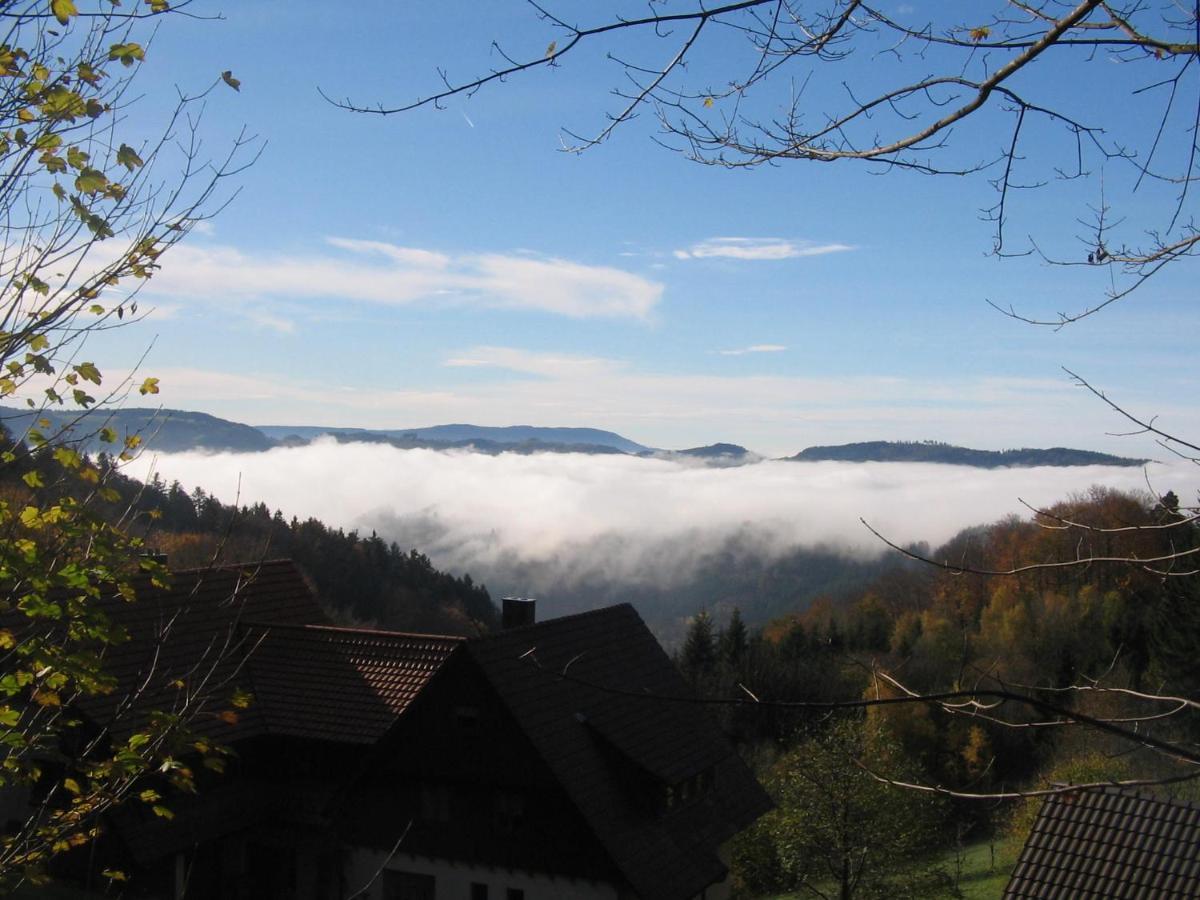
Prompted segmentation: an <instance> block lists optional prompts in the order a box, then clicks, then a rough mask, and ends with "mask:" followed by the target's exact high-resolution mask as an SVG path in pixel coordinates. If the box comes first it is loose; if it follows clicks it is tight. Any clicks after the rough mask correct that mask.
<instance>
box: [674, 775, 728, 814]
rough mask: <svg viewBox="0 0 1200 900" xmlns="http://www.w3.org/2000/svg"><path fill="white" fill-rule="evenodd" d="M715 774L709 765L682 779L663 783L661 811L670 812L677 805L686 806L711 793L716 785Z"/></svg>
mask: <svg viewBox="0 0 1200 900" xmlns="http://www.w3.org/2000/svg"><path fill="white" fill-rule="evenodd" d="M716 774H717V773H716V770H715V769H713V768H711V767H710V768H708V769H704V770H702V771H700V772H697V773H696V774H695V775H692V776H690V777H688V778H685V779H683V781H678V782H676V783H675V784H668V785H664V786H663V792H662V808H663V812H670V811H671V810H673V809H675V808H677V807H680V806H686V805H687V804H689V803H693V802H695V801H696V800H698V799H699V798H701V797H704V796H706V795H708V794H711V793H712V791H713V789H714V788H715V787H716V783H717V777H716Z"/></svg>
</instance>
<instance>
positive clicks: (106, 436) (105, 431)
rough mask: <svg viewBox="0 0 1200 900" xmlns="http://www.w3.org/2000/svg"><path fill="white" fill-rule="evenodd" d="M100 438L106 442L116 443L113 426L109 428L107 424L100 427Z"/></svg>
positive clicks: (115, 433)
mask: <svg viewBox="0 0 1200 900" xmlns="http://www.w3.org/2000/svg"><path fill="white" fill-rule="evenodd" d="M100 440H102V441H103V442H104V443H106V444H113V443H116V440H117V432H116V430H115V429H113V428H110V427H109V426H108V425H105V426H104V427H103V428H101V429H100Z"/></svg>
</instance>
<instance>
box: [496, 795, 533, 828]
mask: <svg viewBox="0 0 1200 900" xmlns="http://www.w3.org/2000/svg"><path fill="white" fill-rule="evenodd" d="M524 815H525V798H524V797H523V796H522V795H521V794H519V793H517V792H516V791H504V790H498V791H496V792H495V794H493V795H492V823H493V825H494V826H495V828H496V830H497V831H499V832H500V833H501V834H512V833H513V831H514V830H515V829H516V827H517V825H519V824H520V822H521V819H522V818H523V817H524Z"/></svg>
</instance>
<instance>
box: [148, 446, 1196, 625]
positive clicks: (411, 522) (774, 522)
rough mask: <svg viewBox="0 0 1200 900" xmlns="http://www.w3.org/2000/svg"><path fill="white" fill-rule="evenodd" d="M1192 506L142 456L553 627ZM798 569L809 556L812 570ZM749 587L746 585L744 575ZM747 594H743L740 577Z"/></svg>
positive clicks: (491, 461) (956, 487)
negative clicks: (982, 533) (1026, 519)
mask: <svg viewBox="0 0 1200 900" xmlns="http://www.w3.org/2000/svg"><path fill="white" fill-rule="evenodd" d="M1147 473H1148V477H1149V485H1150V487H1152V488H1153V489H1154V490H1155V491H1156V492H1158V493H1163V492H1165V491H1167V490H1174V491H1175V492H1176V493H1177V494H1179V495H1180V497H1183V498H1188V497H1193V496H1195V492H1196V489H1197V487H1198V486H1200V472H1198V471H1197V470H1196V469H1195V467H1188V466H1184V465H1182V464H1177V465H1171V464H1157V463H1156V464H1151V465H1150V466H1149V468H1148V469H1147V470H1143V469H1140V468H1136V467H1134V468H1120V467H1107V466H1080V467H1072V468H1049V467H1041V468H1012V469H994V470H984V469H976V468H968V467H964V466H948V465H935V464H925V463H841V462H814V463H805V462H784V461H764V462H759V463H756V464H752V465H745V466H740V467H731V468H719V467H707V466H704V465H703V464H700V463H690V462H686V461H680V460H675V459H672V460H665V459H651V458H636V457H630V456H620V455H587V454H575V453H553V454H550V453H545V454H530V455H519V454H500V455H485V454H480V453H472V452H469V451H438V450H427V449H411V450H406V449H399V448H396V447H392V446H388V445H384V444H367V443H342V444H339V443H336V442H335V441H333V440H332V439H321V440H318V441H316V442H314V443H312V444H309V445H307V446H301V447H280V448H275V449H272V450H270V451H267V452H262V453H216V454H210V453H201V452H188V453H175V454H159V455H155V456H151V455H150V454H146V455H144V456H143V457H142V458H141V459H139V460H138V461H137V463H136V464H135V465H134V466H133V467H132V468H131V474H134V475H137V476H139V477H149V476H151V475H153V474H157V475H158V476H159V477H161V478H162V479H163V480H164V481H167V482H171V481H175V480H178V481H179V482H181V483H182V484H183V485H184V487H185V488H187V489H188V490H189V491H191V490H193V489H194V488H196V487H201V488H203V489H204V491H205V492H207V493H210V494H212V495H214V496H216V497H217V498H218V499H220V500H222V501H224V502H234V501H237V502H239V503H240V504H243V505H244V504H253V503H259V502H261V503H265V504H266V505H267V506H269V507H271V508H272V509H279V510H281V511H282V512H283V514H284V515H285V516H286V517H289V518H290V517H292V516H297V517H299V518H301V519H304V518H307V517H315V518H318V519H321V520H322V521H324V522H325V523H326V524H328V525H331V526H338V527H342V528H346V529H358V530H359V531H360V532H370V531H376V532H377V533H378V534H379V535H380V536H381V537H384V538H386V539H388V540H390V541H395V542H397V543H398V544H400V545H401V546H402V547H404V548H409V547H415V548H416V549H418V550H420V551H421V552H423V553H426V554H427V555H429V556H430V558H431V559H432V561H433V563H434V564H435V565H437V566H438V567H440V568H445V569H448V570H450V571H452V572H456V573H462V572H470V573H471V575H472V576H473V577H474V578H475V579H476V580H477V581H483V582H485V583H486V584H487V585H488V587H489V589H490V590H491V592H492V596H493V597H494V598H495V597H499V596H501V595H505V594H510V593H511V594H525V595H534V596H539V597H542V598H544V603H546V604H547V605H548V608H547V609H546V610H545V615H552V614H562V613H566V612H573V611H577V610H579V609H583V608H588V607H591V606H596V605H600V604H602V603H606V602H618V601H621V600H631V601H632V602H634V603H635V604H636V605H638V606H639V608H640V609H642V611H643V614H649V615H650V617H652V618H655V619H661V620H662V621H664V622H666V621H668V620H671V619H676V618H679V617H686V616H687V615H689V614H691V613H694V612H695V611H696V609H698V608H699V607H700V606H707V607H709V608H714V607H717V608H719V607H722V606H729V605H739V606H741V607H742V609H743V612H746V613H748V618H752V619H760V620H761V619H764V618H767V617H769V616H770V615H773V614H778V611H779V610H778V609H774V608H766V607H763V606H762V601H761V600H757V601H756V598H755V597H754V596H753V595H754V593H755V591H754V590H750V589H748V586H753V585H755V584H760V585H761V583H762V582H763V580H764V579H767V580H769V581H771V582H772V587H773V590H774V591H775V593H777V594H778V593H781V592H782V593H783V594H787V593H788V592H789V591H790V592H793V593H794V594H795V595H796V600H797V602H798V603H800V604H802V603H803V601H804V600H805V599H811V597H812V596H814V595H815V594H817V593H821V592H836V590H837V589H838V588H839V586H847V585H846V581H847V579H849V580H851V581H860V580H862V579H864V578H866V577H870V575H871V574H872V573H874V572H876V571H877V570H878V567H879V565H881V562H880V560H881V557H882V556H883V553H884V550H885V549H886V548H884V547H883V546H882V545H881V544H880V542H879V541H878V540H877V539H876V538H875V537H874V536H872V535H871V534H870V533H869V532H868V531H867V530H866V529H865V528H864V527H863V525H862V524H861V523H860V522H859V517H860V516H861V517H863V518H865V519H866V520H867V521H868V522H870V523H871V525H872V526H874V527H875V528H877V529H878V530H879V531H880V532H881V533H883V534H886V535H887V536H888V537H889V538H891V539H892V540H894V541H896V542H897V543H901V544H907V543H913V542H919V541H923V542H926V543H928V544H929V545H931V546H937V545H939V544H941V543H943V542H944V541H946V540H948V539H949V538H951V537H953V536H954V534H956V533H957V532H958V531H960V530H961V529H962V528H964V527H967V526H971V525H979V524H985V523H988V522H992V521H994V520H996V519H998V518H1001V517H1003V516H1005V515H1008V514H1011V513H1020V514H1027V513H1028V511H1027V510H1026V509H1025V508H1024V507H1023V506H1022V505H1021V503H1020V499H1018V498H1021V499H1024V500H1025V501H1027V502H1028V503H1031V504H1034V505H1049V504H1052V503H1054V502H1056V501H1059V500H1063V499H1065V498H1066V497H1067V496H1068V495H1069V494H1071V493H1072V492H1078V491H1084V490H1086V489H1087V488H1089V487H1090V486H1092V485H1097V484H1098V485H1104V486H1107V487H1113V488H1118V489H1120V490H1132V491H1146V490H1147V489H1148V484H1147ZM797 554H799V556H797ZM734 572H740V573H741V574H740V576H738V577H734V575H733V573H734ZM731 579H732V580H731Z"/></svg>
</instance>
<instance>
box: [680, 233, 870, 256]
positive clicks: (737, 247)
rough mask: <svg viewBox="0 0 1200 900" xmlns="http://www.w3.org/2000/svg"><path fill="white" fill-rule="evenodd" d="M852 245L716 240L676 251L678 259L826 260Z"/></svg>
mask: <svg viewBox="0 0 1200 900" xmlns="http://www.w3.org/2000/svg"><path fill="white" fill-rule="evenodd" d="M853 249H854V247H852V246H851V245H849V244H836V243H827V244H819V243H816V242H815V241H791V240H786V239H784V238H752V237H715V238H709V239H708V240H706V241H700V242H699V243H696V244H692V246H690V247H688V248H686V249H682V250H676V251H675V258H676V259H709V258H714V257H716V258H724V259H743V260H779V259H794V258H795V257H798V256H824V255H825V254H827V253H842V252H844V251H846V250H853Z"/></svg>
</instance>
